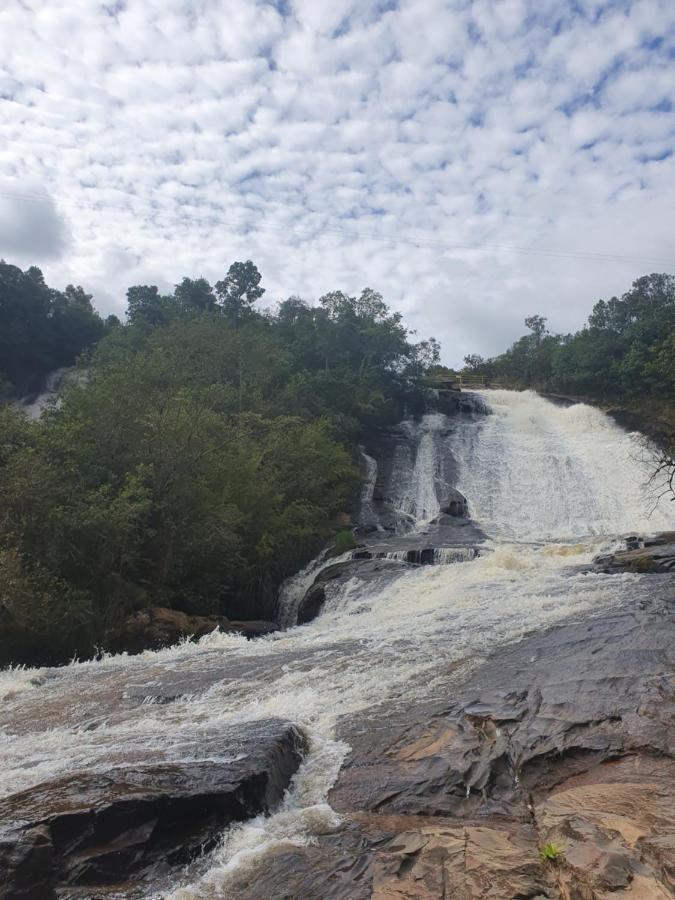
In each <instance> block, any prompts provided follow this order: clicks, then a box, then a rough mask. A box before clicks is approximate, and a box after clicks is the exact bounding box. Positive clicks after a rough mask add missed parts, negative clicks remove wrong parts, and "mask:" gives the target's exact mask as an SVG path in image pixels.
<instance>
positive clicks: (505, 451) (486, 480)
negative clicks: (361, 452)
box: [452, 390, 672, 541]
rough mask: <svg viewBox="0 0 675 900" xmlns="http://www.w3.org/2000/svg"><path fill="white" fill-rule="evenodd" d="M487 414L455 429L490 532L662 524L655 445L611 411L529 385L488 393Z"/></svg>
mask: <svg viewBox="0 0 675 900" xmlns="http://www.w3.org/2000/svg"><path fill="white" fill-rule="evenodd" d="M483 396H484V398H485V400H486V402H487V403H488V405H489V407H490V410H491V415H488V416H486V417H478V418H475V419H474V420H473V422H469V423H467V425H466V427H464V428H462V429H458V430H457V431H456V432H455V433H454V434H453V445H452V451H453V453H454V455H455V457H456V458H457V459H458V461H459V463H460V471H459V485H458V486H459V489H460V490H461V491H462V493H463V494H465V496H466V497H467V498H468V500H469V505H470V511H471V514H472V516H473V517H474V518H476V519H477V520H478V521H479V522H480V523H481V525H482V526H483V527H484V528H485V530H486V531H487V532H488V533H489V534H492V535H494V536H497V537H502V538H507V539H515V540H533V541H541V540H546V539H551V540H566V539H571V538H578V537H580V536H585V535H586V536H588V535H615V534H624V533H626V532H629V531H632V530H638V531H655V530H659V529H665V528H667V527H668V526H669V524H670V523H671V522H672V516H671V515H670V514H669V513H670V510H668V509H667V508H666V507H667V505H668V504H667V503H665V502H661V503H660V504H659V505H658V506H657V507H656V508H654V507H655V499H656V497H655V494H657V493H658V490H657V489H655V487H654V486H652V487H651V488H650V486H649V478H650V459H649V455H650V451H649V445H648V444H647V443H646V442H645V440H644V439H642V438H640V437H639V436H637V435H632V434H628V433H627V432H625V431H624V430H623V429H621V428H620V427H619V426H618V425H616V424H615V423H614V422H613V421H612V420H611V419H610V418H609V417H608V416H607V415H605V413H603V412H601V411H600V410H598V409H595V408H594V407H592V406H588V405H586V404H583V403H577V404H574V405H573V406H567V407H565V406H559V405H556V404H554V403H551V402H550V401H549V400H545V399H544V398H542V397H539V396H538V395H537V394H535V393H533V392H532V391H524V392H521V393H518V392H514V391H503V390H492V391H485V392H484V395H483Z"/></svg>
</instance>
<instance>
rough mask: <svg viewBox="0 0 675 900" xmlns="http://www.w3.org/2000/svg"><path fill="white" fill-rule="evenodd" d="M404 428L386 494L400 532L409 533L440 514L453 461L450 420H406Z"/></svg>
mask: <svg viewBox="0 0 675 900" xmlns="http://www.w3.org/2000/svg"><path fill="white" fill-rule="evenodd" d="M401 428H402V431H403V440H401V441H400V442H399V443H398V445H397V447H396V451H395V454H394V459H393V464H392V469H391V474H390V476H389V479H388V483H387V485H386V491H385V492H386V493H387V494H388V496H389V502H390V504H391V506H392V507H393V508H394V510H395V511H396V512H397V514H398V516H399V523H400V526H401V530H407V529H409V528H411V527H416V528H419V527H422V526H424V524H425V523H427V522H429V521H431V520H432V519H434V518H435V517H436V516H437V515H438V514H439V512H440V510H441V505H442V503H443V502H444V500H445V499H446V494H447V489H448V487H449V485H450V480H449V479H450V471H451V469H452V467H453V464H454V459H453V456H452V450H451V445H450V442H449V441H448V431H449V429H450V420H449V418H448V417H447V416H445V415H442V414H440V413H429V414H428V415H425V416H423V417H422V419H421V420H420V421H419V422H417V421H413V420H406V421H405V422H403V423H401Z"/></svg>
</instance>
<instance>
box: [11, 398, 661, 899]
mask: <svg viewBox="0 0 675 900" xmlns="http://www.w3.org/2000/svg"><path fill="white" fill-rule="evenodd" d="M488 401H489V403H490V405H491V406H492V408H493V410H494V415H493V416H491V417H489V418H486V419H485V420H484V421H482V422H472V423H467V425H466V427H462V426H460V427H458V428H456V429H454V430H448V429H447V420H446V419H445V417H442V416H438V417H435V418H431V417H425V420H424V421H423V423H422V424H421V426H420V428H421V429H422V433H421V434H420V441H419V444H418V452H417V454H416V457H415V458H414V459H411V460H410V467H411V473H413V472H414V473H415V474H414V476H413V475H411V478H410V480H409V482H408V483H407V484H406V486H405V492H404V493H405V496H406V497H407V498H409V500H408V501H407V504H408V506H409V507H410V509H411V511H412V510H414V513H415V515H416V516H417V518H418V519H419V520H424V519H425V518H426V517H428V516H429V514H430V512H432V511H433V508H434V502H436V503H438V498H439V491H440V490H442V489H443V472H442V469H441V468H439V466H441V464H440V463H439V459H441V458H442V457H443V455H444V454H445V455H446V456H450V455H454V456H455V457H457V458H458V459H459V461H460V463H461V484H460V485H459V486H460V489H462V490H463V492H464V493H465V494H466V495H467V496H468V499H469V502H470V504H471V507H472V510H473V511H474V514H475V515H476V516H477V517H478V518H479V519H480V520H481V521H482V522H483V523H484V524H485V527H486V529H487V530H488V533H489V534H490V535H491V536H493V537H494V539H493V540H491V541H489V542H488V545H487V547H485V548H484V551H485V552H482V553H481V556H479V557H478V558H476V559H470V560H468V561H466V562H463V563H462V564H460V565H448V566H423V567H420V568H417V569H412V570H411V569H406V570H405V571H404V572H403V574H401V576H400V577H398V578H397V579H396V580H395V581H393V582H391V583H388V584H386V585H385V586H383V585H381V584H380V585H379V586H378V585H377V583H375V584H369V583H364V582H362V581H359V580H358V579H356V578H353V579H351V581H349V582H347V583H346V584H345V585H343V586H342V587H340V588H339V589H337V590H336V591H334V592H332V593H331V594H330V596H329V599H328V601H327V603H326V605H325V607H324V610H323V612H322V614H321V615H320V616H319V618H318V619H316V620H315V621H313V622H311V623H310V624H308V625H305V626H302V627H300V628H293V629H290V630H288V631H286V632H280V633H277V634H273V635H270V636H268V637H266V638H263V639H260V640H257V641H253V642H248V641H246V640H245V639H243V638H239V637H233V636H231V635H218V634H216V635H213V636H209V637H208V638H206V639H203V640H202V641H201V642H200V643H199V644H185V645H181V646H179V647H176V648H172V649H168V650H164V651H160V652H158V653H145V654H142V655H141V656H137V657H133V658H127V657H123V656H118V657H113V658H109V659H104V660H101V661H99V662H89V663H83V664H76V665H72V666H68V667H64V668H61V669H54V670H44V672H42V673H40V672H30V671H26V670H16V671H15V672H13V673H8V674H7V676H6V681H5V683H4V684H3V685H2V687H3V689H4V695H5V701H4V710H5V713H4V716H3V720H2V721H3V725H4V728H3V731H2V734H1V735H0V738H1V740H0V762H1V763H2V764H1V765H0V794H8V793H12V792H14V791H16V790H19V789H21V788H23V787H29V786H31V785H33V784H37V783H39V782H40V781H43V780H46V779H47V778H51V777H53V776H55V775H59V774H66V773H69V772H76V771H81V770H83V769H87V770H89V771H92V770H94V771H96V770H98V771H108V770H109V769H110V768H111V767H112V766H114V765H116V764H124V763H129V762H130V761H134V762H137V763H142V762H152V761H156V760H180V761H190V760H192V759H196V758H200V754H201V755H202V758H204V757H205V756H206V757H207V758H214V757H213V754H214V750H213V748H214V746H218V740H217V739H218V735H219V734H220V733H222V731H223V729H225V728H229V727H230V726H235V727H236V726H237V725H241V724H243V723H246V722H252V721H257V720H265V719H269V718H271V717H281V718H285V719H288V720H290V721H292V722H294V723H296V724H297V725H298V726H299V727H301V728H303V729H304V730H305V731H306V733H307V735H308V736H309V739H310V752H309V755H308V757H307V759H306V760H305V762H304V764H303V765H302V767H301V769H300V770H299V772H298V774H297V775H296V777H295V779H294V781H293V784H292V786H291V789H290V790H289V792H288V793H287V795H286V797H285V799H284V802H283V803H282V805H281V807H280V809H279V810H277V811H276V812H275V813H274V814H273V815H271V816H267V817H265V816H261V817H258V818H257V819H255V820H254V821H252V822H248V823H244V824H242V825H240V826H237V827H234V828H232V829H230V830H229V831H228V832H227V834H225V835H224V837H223V843H222V845H221V846H220V847H219V848H218V849H217V850H216V851H215V852H213V853H212V854H211V855H210V856H209V857H208V858H207V859H205V860H202V861H200V862H199V863H197V864H195V865H194V866H193V867H192V868H191V869H189V870H188V871H187V872H185V873H184V874H180V873H179V874H178V875H177V876H176V878H175V880H174V881H173V882H172V883H171V884H169V885H162V886H161V887H159V886H158V887H156V888H155V889H151V890H150V894H149V896H170V897H171V898H172V900H194V898H231V897H233V896H236V894H233V893H232V882H233V879H234V878H239V877H241V875H242V872H248V873H251V877H253V878H254V877H255V870H256V867H258V866H264V865H265V860H266V859H267V858H268V856H269V853H270V852H271V851H272V850H274V849H275V848H277V847H279V846H284V845H289V844H295V845H301V844H303V843H306V842H308V841H311V840H312V839H313V838H314V837H315V836H316V835H317V834H321V833H324V832H326V831H330V830H332V829H334V828H335V827H337V825H338V819H337V817H336V815H335V813H334V812H333V811H332V810H331V808H330V806H329V805H328V795H329V790H330V787H331V786H332V784H333V783H334V781H335V779H336V778H337V776H338V773H339V770H340V767H341V765H342V762H343V760H344V758H345V755H346V753H347V752H348V750H349V748H348V746H347V745H346V744H345V743H344V740H343V739H342V737H341V734H342V733H343V732H342V731H341V722H349V723H352V724H356V725H357V726H360V727H367V725H368V722H373V721H374V720H376V719H377V717H379V716H387V715H390V714H391V711H392V709H395V708H396V706H397V704H399V703H403V704H406V705H408V704H409V705H411V706H413V707H414V705H415V704H416V703H418V702H419V701H422V700H424V699H425V698H428V697H434V696H436V697H444V696H447V692H448V685H449V677H450V676H448V675H447V669H448V664H449V663H452V662H457V661H465V662H464V663H463V666H464V668H463V669H462V668H460V669H459V670H458V671H457V672H456V673H455V676H454V677H458V678H459V677H461V675H462V672H464V674H466V672H467V671H468V670H469V669H470V668H471V667H475V666H477V665H479V663H480V660H481V659H483V658H485V657H486V656H487V655H488V654H490V653H491V652H493V651H494V650H495V649H497V648H498V647H500V646H502V645H504V644H505V643H507V642H509V641H515V640H518V639H519V638H521V637H523V636H524V635H526V634H527V633H529V632H532V631H534V630H538V629H544V628H548V627H550V626H551V625H554V624H556V623H559V622H561V621H564V620H569V619H570V618H575V617H582V616H588V615H594V614H596V613H601V612H603V611H604V610H606V609H607V608H609V607H611V606H612V605H614V604H617V603H628V602H633V601H634V600H636V599H638V598H641V597H644V596H649V590H650V582H649V577H648V576H639V575H628V574H626V575H618V576H616V575H615V576H609V575H602V574H582V573H581V572H580V571H579V570H578V568H577V566H578V565H579V564H581V563H587V562H590V560H591V559H592V557H593V556H594V555H595V553H597V552H599V551H600V550H601V549H603V548H604V547H607V546H608V544H609V543H611V541H612V540H613V539H612V538H611V537H604V535H613V534H617V533H621V532H625V531H630V530H635V529H638V528H641V527H643V523H644V522H647V524H648V530H655V529H656V528H658V527H663V526H662V524H661V523H663V524H666V520H665V514H663V517H662V518H659V519H658V522H657V520H655V519H649V520H645V519H644V518H643V516H644V512H643V506H642V498H641V494H640V484H641V482H642V480H643V475H644V473H643V472H642V470H641V469H640V467H639V463H637V462H635V460H634V459H633V452H632V451H633V441H632V439H631V438H630V437H629V436H628V435H626V434H625V432H623V431H621V429H618V428H616V427H615V426H613V425H612V424H611V423H610V422H609V421H608V420H607V419H606V417H604V416H603V415H602V414H601V413H597V412H596V411H595V410H589V408H588V407H581V408H578V407H572V408H570V409H567V410H566V409H562V408H559V407H553V405H552V404H550V403H548V402H547V401H544V400H541V399H540V398H537V397H535V396H534V395H514V394H510V393H509V392H490V394H489V397H488ZM427 435H428V436H429V440H428V441H426V437H427ZM425 441H426V444H425ZM425 447H426V449H424V448H425ZM427 451H429V452H427ZM441 451H442V452H441ZM472 454H473V457H472ZM472 458H474V459H475V467H474V465H473V464H472V461H471V460H472ZM439 472H440V476H439ZM419 480H424V481H425V485H419V484H416V483H415V482H416V481H419ZM439 485H440V487H439ZM511 490H512V491H514V492H517V499H514V500H513V501H512V500H511V499H510V495H509V491H511ZM552 491H555V492H556V495H555V496H554V497H552V498H551V497H549V496H548V493H549V492H552ZM563 493H564V494H569V496H559V495H561V494H563ZM432 494H433V495H434V497H435V501H434V500H433V499H432ZM659 516H662V514H661V513H660V512H659ZM669 524H672V523H669ZM556 533H557V537H555V539H552V538H551V535H552V534H553V535H556ZM593 533H595V534H596V535H601V536H598V537H595V538H585V539H584V540H583V541H581V542H579V543H576V544H575V543H571V542H569V541H567V540H566V539H567V538H568V537H569V536H571V535H582V536H583V535H589V534H593ZM547 537H548V538H549V540H548V541H546V540H545V539H546V538H547ZM562 539H565V540H562ZM535 541H536V542H539V543H538V545H535V544H534V543H532V542H535ZM523 542H524V543H523ZM528 542H529V543H528ZM467 555H469V554H467ZM314 565H315V566H316V567H318V566H319V565H321V563H320V562H318V563H316V564H314ZM317 570H318V569H317V568H315V569H311V568H308V570H307V571H305V572H304V573H301V575H300V576H299V577H298V579H297V580H296V582H295V583H294V585H291V586H290V588H289V590H291V591H292V592H293V591H294V592H295V593H293V594H292V596H291V595H290V594H289V597H287V600H289V602H290V603H292V602H295V596H296V594H299V593H300V591H301V590H303V589H304V588H305V585H307V586H308V584H309V583H311V580H312V578H313V577H314V574H315V572H316V571H317ZM289 598H290V599H289ZM160 688H161V689H162V690H163V691H164V692H165V693H166V692H168V693H171V694H172V695H175V699H174V700H173V702H171V703H168V704H165V705H158V704H156V703H153V702H152V697H153V696H155V695H156V694H157V693H158V692H159V691H160ZM143 698H147V699H146V700H145V702H142V701H143ZM231 752H233V751H232V749H231V748H228V747H227V746H225V747H222V748H221V750H220V751H219V755H218V757H217V759H218V760H222V761H223V762H226V760H227V758H228V753H231ZM153 891H154V892H153Z"/></svg>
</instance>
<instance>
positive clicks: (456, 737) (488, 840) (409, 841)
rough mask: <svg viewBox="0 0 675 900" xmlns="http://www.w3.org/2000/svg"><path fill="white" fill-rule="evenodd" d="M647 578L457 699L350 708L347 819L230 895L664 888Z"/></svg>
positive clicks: (674, 732)
mask: <svg viewBox="0 0 675 900" xmlns="http://www.w3.org/2000/svg"><path fill="white" fill-rule="evenodd" d="M655 586H656V587H657V591H656V594H655V599H654V600H653V601H649V602H647V603H642V604H639V605H638V604H636V605H634V606H632V607H631V606H629V607H626V608H622V609H620V610H618V611H615V612H612V613H604V614H603V615H601V616H598V617H597V618H590V619H588V620H587V621H583V622H579V623H572V624H566V625H563V626H561V627H557V628H554V629H552V630H551V631H549V632H547V633H544V634H541V635H535V636H534V637H530V638H526V639H525V640H523V641H521V642H520V643H519V644H516V645H514V646H513V647H511V648H509V649H506V650H504V651H500V652H499V653H497V654H496V655H494V656H493V657H492V658H490V659H488V660H487V661H486V662H485V663H484V664H483V665H481V666H480V667H479V668H478V669H477V670H476V671H475V673H474V674H473V675H471V676H470V677H469V678H468V680H467V681H466V682H465V684H464V685H463V686H461V687H459V688H456V689H455V691H454V692H453V696H452V699H451V700H450V702H448V700H447V699H441V698H439V699H438V700H437V701H433V702H429V703H427V704H425V705H424V706H423V707H419V706H418V707H417V708H416V709H415V710H414V711H411V710H406V709H403V708H402V709H401V710H389V711H388V714H387V716H386V717H382V718H381V719H380V720H377V721H371V722H369V723H368V727H367V728H360V729H357V728H355V727H351V726H350V724H349V723H348V722H344V723H343V728H342V735H343V736H344V738H345V739H346V740H347V741H348V742H349V743H350V745H351V747H352V751H351V754H350V756H349V757H348V759H347V761H346V763H345V766H344V767H343V770H342V772H341V774H340V776H339V778H338V781H337V783H336V785H335V787H334V789H333V791H332V794H331V798H330V799H331V804H332V805H333V807H334V808H335V809H336V810H337V811H338V812H339V813H340V814H341V815H342V816H343V826H342V827H341V828H340V829H339V830H338V831H337V832H336V833H334V834H330V835H325V836H323V837H321V838H320V839H319V841H318V843H317V844H316V845H315V846H313V847H309V848H302V849H292V848H282V849H279V850H278V851H277V852H276V853H275V854H274V855H273V856H272V857H271V858H270V857H269V856H268V857H267V858H266V860H265V869H264V871H258V872H256V873H255V874H254V876H252V880H251V881H250V883H244V882H242V883H241V884H239V885H237V886H236V891H235V894H234V896H237V897H241V898H245V900H252V898H254V897H255V898H256V900H265V898H270V900H271V898H272V897H286V898H299V897H302V898H316V900H319V898H322V900H324V898H326V900H327V898H336V900H342V898H344V900H347V898H349V900H358V898H364V900H365V898H378V900H385V898H386V900H389V898H406V900H413V898H429V900H432V898H433V900H436V898H439V900H440V898H460V900H464V898H466V900H469V898H477V897H480V898H495V900H496V898H500V900H501V898H516V897H519V898H525V897H528V898H535V897H539V898H543V897H548V898H582V900H587V898H607V900H609V898H616V897H621V896H625V897H631V898H644V900H651V898H661V897H664V898H665V897H670V896H672V895H673V894H672V892H673V886H674V884H675V820H674V817H673V814H672V797H673V795H674V791H675V764H674V762H673V756H672V752H673V747H675V729H674V726H673V712H674V711H675V707H674V700H675V685H674V682H673V672H674V670H675V648H674V647H673V639H672V638H673V633H674V631H673V618H672V614H673V602H672V580H671V579H670V578H668V577H663V576H655ZM547 843H553V844H555V845H556V847H557V848H559V850H560V853H559V855H558V856H557V858H556V859H554V860H550V861H544V860H542V859H541V858H540V850H541V848H542V847H543V846H544V845H545V844H547Z"/></svg>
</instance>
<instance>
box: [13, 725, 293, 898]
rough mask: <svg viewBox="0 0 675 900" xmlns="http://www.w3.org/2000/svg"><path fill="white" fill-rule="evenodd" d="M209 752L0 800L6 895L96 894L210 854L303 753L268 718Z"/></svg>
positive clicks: (260, 806)
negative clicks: (197, 757)
mask: <svg viewBox="0 0 675 900" xmlns="http://www.w3.org/2000/svg"><path fill="white" fill-rule="evenodd" d="M200 749H201V751H202V752H203V751H204V750H205V749H210V751H211V753H210V756H211V758H209V759H200V760H196V761H189V762H183V763H179V762H164V763H161V762H156V763H153V764H146V765H141V764H138V763H136V764H129V765H120V766H117V767H113V768H111V769H110V770H109V771H108V772H106V773H102V772H79V773H74V774H70V775H68V776H64V777H61V778H58V779H54V780H51V781H48V782H45V783H42V784H38V785H36V786H34V787H32V788H29V789H28V790H24V791H21V792H19V793H16V794H13V795H10V796H8V797H5V798H3V799H2V800H0V823H1V824H0V871H2V880H1V883H0V897H7V898H14V897H26V898H43V897H44V898H50V897H56V896H57V894H58V895H59V896H64V894H63V893H62V891H65V890H66V888H69V887H71V888H78V889H81V890H83V891H84V892H85V893H84V894H83V896H85V895H86V896H89V897H93V896H97V890H98V886H100V887H101V890H103V888H104V886H107V887H108V889H109V888H110V887H111V886H112V885H115V884H117V885H119V884H120V883H123V887H124V890H125V894H124V896H127V895H131V892H132V891H133V889H134V887H138V885H139V883H141V882H142V881H143V880H145V879H153V880H156V879H157V878H158V876H161V875H162V874H163V873H165V872H168V871H170V869H171V868H172V867H174V866H177V865H183V864H185V863H187V862H188V861H189V860H190V859H191V858H193V857H194V856H195V855H197V854H198V853H200V852H202V851H204V850H208V849H209V848H210V847H212V846H213V845H214V843H215V842H216V841H217V840H218V838H219V836H220V835H221V834H222V830H223V828H225V827H226V826H227V825H229V824H231V823H232V822H237V821H242V820H244V819H247V818H250V817H251V816H254V815H257V814H258V813H260V812H267V811H269V810H270V809H272V808H273V807H274V806H275V805H276V804H277V803H278V802H279V801H280V800H281V797H282V795H283V793H284V791H285V789H286V788H287V787H288V784H289V782H290V780H291V778H292V776H293V774H294V773H295V772H296V771H297V769H298V766H299V765H300V762H301V760H302V757H303V755H304V753H305V750H306V746H305V739H304V737H303V735H302V734H301V733H300V732H299V731H298V730H297V729H296V728H295V727H294V726H293V725H290V724H288V723H285V722H282V721H279V720H269V721H264V722H256V723H250V724H247V725H244V726H242V727H240V728H238V729H236V730H234V729H230V730H229V731H225V732H223V733H222V734H220V735H219V736H218V739H217V740H214V741H213V747H211V748H203V747H202V748H200Z"/></svg>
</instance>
